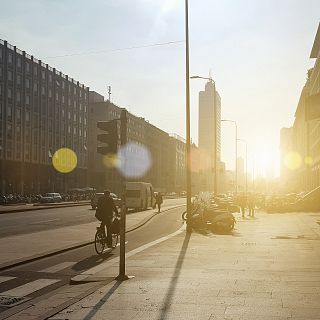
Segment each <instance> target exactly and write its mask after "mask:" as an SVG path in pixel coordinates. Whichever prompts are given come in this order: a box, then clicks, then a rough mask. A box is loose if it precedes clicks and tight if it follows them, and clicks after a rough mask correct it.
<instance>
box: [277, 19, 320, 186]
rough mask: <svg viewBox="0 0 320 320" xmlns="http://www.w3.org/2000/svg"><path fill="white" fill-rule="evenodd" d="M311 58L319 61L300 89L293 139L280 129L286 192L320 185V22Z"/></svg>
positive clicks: (316, 61)
mask: <svg viewBox="0 0 320 320" xmlns="http://www.w3.org/2000/svg"><path fill="white" fill-rule="evenodd" d="M310 58H312V59H316V60H315V64H314V67H313V68H311V69H310V70H308V73H307V81H306V83H305V85H304V87H303V89H302V91H301V95H300V99H299V102H298V106H297V109H296V112H295V120H294V123H293V126H292V128H290V130H291V133H290V136H291V137H290V138H291V141H290V142H288V141H287V140H288V139H289V138H288V137H287V136H283V134H284V132H283V131H281V147H282V149H284V150H281V151H282V152H281V155H282V156H281V166H283V172H284V173H285V174H284V175H282V176H281V178H282V180H281V183H282V185H283V184H284V183H285V182H286V180H285V179H287V181H288V183H287V188H286V191H296V192H299V191H309V190H312V189H314V188H316V187H318V186H319V185H320V24H319V27H318V30H317V33H316V37H315V40H314V43H313V47H312V51H311V54H310ZM282 130H284V129H282ZM287 146H289V147H290V149H291V150H290V151H291V154H293V159H291V163H290V159H289V160H288V159H287V158H286V151H287V150H285V149H286V147H287Z"/></svg>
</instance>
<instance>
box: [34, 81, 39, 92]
mask: <svg viewBox="0 0 320 320" xmlns="http://www.w3.org/2000/svg"><path fill="white" fill-rule="evenodd" d="M33 92H35V93H36V92H38V84H37V83H36V82H35V83H34V84H33Z"/></svg>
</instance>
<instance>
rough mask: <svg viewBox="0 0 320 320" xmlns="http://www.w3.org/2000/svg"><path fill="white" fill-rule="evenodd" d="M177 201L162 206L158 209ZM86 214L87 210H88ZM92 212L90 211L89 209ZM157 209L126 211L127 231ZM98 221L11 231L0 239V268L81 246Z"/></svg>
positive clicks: (94, 229) (90, 239) (137, 225)
mask: <svg viewBox="0 0 320 320" xmlns="http://www.w3.org/2000/svg"><path fill="white" fill-rule="evenodd" d="M176 207H179V205H172V206H167V207H164V208H163V210H162V212H164V211H167V210H170V209H172V208H176ZM89 214H90V213H89ZM91 214H92V215H93V214H94V211H92V212H91ZM156 214H157V212H155V210H152V209H151V210H146V211H142V212H135V213H130V214H128V215H127V229H126V230H127V232H128V231H131V230H133V229H136V228H138V227H139V226H141V225H143V224H144V223H146V222H147V221H148V220H150V219H151V218H152V217H153V216H154V215H156ZM98 225H99V222H98V221H95V222H91V223H87V224H77V225H74V226H68V227H63V228H56V229H51V230H45V231H40V232H35V233H27V234H22V235H15V236H10V237H5V238H1V239H0V252H1V255H0V270H1V269H4V268H8V267H9V266H13V265H17V264H20V263H22V262H25V261H29V260H34V259H37V258H39V257H43V256H49V255H51V254H53V253H58V252H63V251H66V250H70V249H72V248H77V247H81V246H84V245H87V244H90V243H92V242H93V241H94V236H95V232H96V227H97V226H98Z"/></svg>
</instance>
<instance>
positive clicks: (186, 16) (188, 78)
mask: <svg viewBox="0 0 320 320" xmlns="http://www.w3.org/2000/svg"><path fill="white" fill-rule="evenodd" d="M185 36H186V138H187V141H186V153H187V154H186V156H187V172H186V174H187V176H186V180H187V181H186V182H187V216H189V215H190V214H191V136H190V83H189V82H190V73H189V8H188V0H185Z"/></svg>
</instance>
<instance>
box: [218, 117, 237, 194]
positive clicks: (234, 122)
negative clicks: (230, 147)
mask: <svg viewBox="0 0 320 320" xmlns="http://www.w3.org/2000/svg"><path fill="white" fill-rule="evenodd" d="M222 121H223V122H231V123H233V124H234V125H235V128H236V137H235V145H236V163H235V194H236V195H237V193H238V142H237V141H238V125H237V122H236V121H235V120H229V119H223V120H221V122H222Z"/></svg>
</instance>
